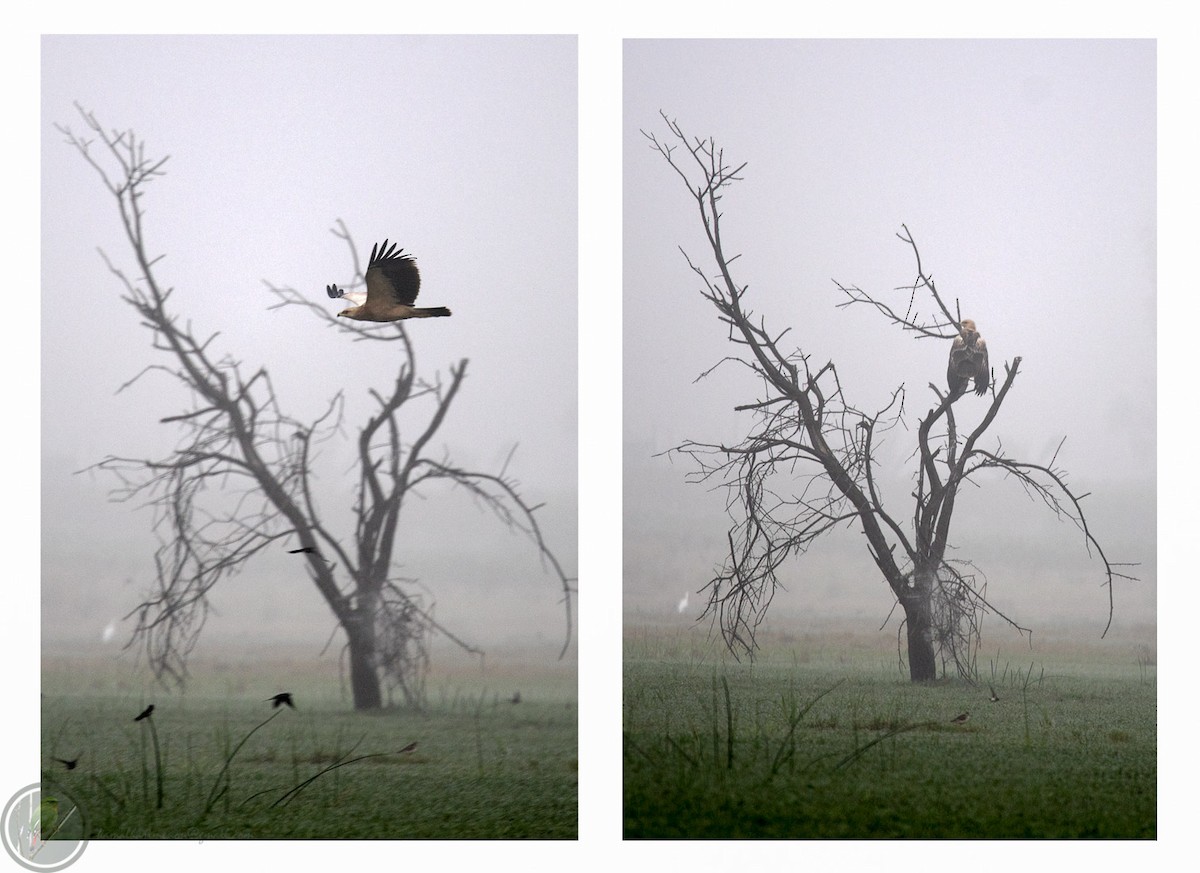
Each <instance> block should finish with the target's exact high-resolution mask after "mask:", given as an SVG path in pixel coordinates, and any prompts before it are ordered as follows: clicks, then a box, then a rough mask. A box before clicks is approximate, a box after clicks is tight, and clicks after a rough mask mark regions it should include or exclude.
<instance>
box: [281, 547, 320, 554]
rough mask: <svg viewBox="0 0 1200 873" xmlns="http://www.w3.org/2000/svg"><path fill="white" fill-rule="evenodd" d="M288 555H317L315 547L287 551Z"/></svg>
mask: <svg viewBox="0 0 1200 873" xmlns="http://www.w3.org/2000/svg"><path fill="white" fill-rule="evenodd" d="M288 554H289V555H319V554H320V552H318V551H317V548H316V546H301V547H300V548H298V549H288Z"/></svg>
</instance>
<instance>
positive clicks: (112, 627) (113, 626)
mask: <svg viewBox="0 0 1200 873" xmlns="http://www.w3.org/2000/svg"><path fill="white" fill-rule="evenodd" d="M116 635H117V622H116V621H115V620H113V621H110V622H109V623H108V624H106V625H105V626H104V630H103V631H101V633H100V640H101V642H105V643H107V642H111V641H112V638H113V637H114V636H116Z"/></svg>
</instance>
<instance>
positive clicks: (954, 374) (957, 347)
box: [946, 318, 992, 397]
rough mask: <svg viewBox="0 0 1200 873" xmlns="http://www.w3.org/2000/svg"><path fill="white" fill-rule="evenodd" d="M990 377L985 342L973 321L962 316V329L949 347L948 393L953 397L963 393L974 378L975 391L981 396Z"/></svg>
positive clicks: (990, 372) (985, 390)
mask: <svg viewBox="0 0 1200 873" xmlns="http://www.w3.org/2000/svg"><path fill="white" fill-rule="evenodd" d="M991 377H992V370H991V367H989V366H988V353H987V343H986V342H984V341H983V337H981V336H980V335H979V331H977V330H976V329H975V322H974V321H972V320H971V319H969V318H964V319H963V320H962V330H961V331H960V332H959V334H958V336H956V337H955V338H954V345H952V346H951V347H950V363H949V365H948V366H947V367H946V382H947V383H948V384H949V385H950V393H951V394H952V395H954V396H955V397H957V396H958V395H960V394H963V393H965V392H966V390H967V384H968V383H969V382H970V381H971V379H974V380H975V393H976V394H979V395H980V396H982V395H983V394H985V393H986V392H987V388H988V382H989V380H990V379H991Z"/></svg>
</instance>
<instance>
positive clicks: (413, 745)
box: [400, 740, 417, 753]
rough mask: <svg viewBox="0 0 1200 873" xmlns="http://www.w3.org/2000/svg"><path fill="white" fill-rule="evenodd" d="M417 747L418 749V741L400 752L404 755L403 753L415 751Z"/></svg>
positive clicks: (414, 741)
mask: <svg viewBox="0 0 1200 873" xmlns="http://www.w3.org/2000/svg"><path fill="white" fill-rule="evenodd" d="M416 747H417V741H416V740H413V741H412V742H411V743H409V744H408V745H407V746H405V747H404V748H403V749H401V750H400V752H401V753H403V752H411V751H412V750H413V749H415V748H416Z"/></svg>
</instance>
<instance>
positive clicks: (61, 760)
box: [54, 758, 79, 770]
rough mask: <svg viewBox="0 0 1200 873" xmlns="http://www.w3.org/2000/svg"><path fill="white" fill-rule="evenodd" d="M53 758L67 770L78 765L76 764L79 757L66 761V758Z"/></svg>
mask: <svg viewBox="0 0 1200 873" xmlns="http://www.w3.org/2000/svg"><path fill="white" fill-rule="evenodd" d="M54 760H55V761H58V763H60V764H62V765H63V766H64V767H66V768H67V769H68V770H74V769H75V768H76V767H78V766H79V759H78V758H75V759H74V760H72V761H68V760H67V759H66V758H55V759H54Z"/></svg>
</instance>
